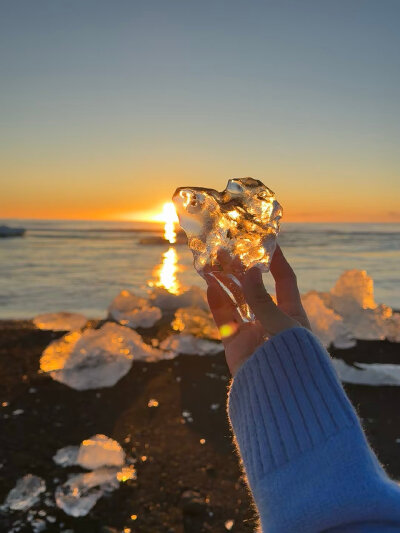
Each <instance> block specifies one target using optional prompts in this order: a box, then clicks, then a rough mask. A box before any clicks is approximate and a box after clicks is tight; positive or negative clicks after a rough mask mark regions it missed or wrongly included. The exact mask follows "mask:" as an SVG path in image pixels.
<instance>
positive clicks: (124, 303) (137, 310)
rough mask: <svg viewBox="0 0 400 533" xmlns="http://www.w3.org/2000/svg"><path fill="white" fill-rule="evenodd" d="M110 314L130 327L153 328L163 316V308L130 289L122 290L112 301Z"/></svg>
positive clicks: (109, 309)
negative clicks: (153, 304)
mask: <svg viewBox="0 0 400 533" xmlns="http://www.w3.org/2000/svg"><path fill="white" fill-rule="evenodd" d="M108 314H109V316H110V317H111V318H113V319H114V320H115V321H117V322H119V323H120V324H121V325H123V326H128V327H130V328H151V327H152V326H154V324H155V323H156V322H157V321H158V320H160V318H161V309H160V308H159V307H155V306H152V305H150V304H149V302H148V301H147V300H146V299H145V298H139V297H138V296H136V295H135V294H133V292H131V291H128V290H123V291H121V292H120V293H119V294H118V295H117V296H116V297H115V298H114V300H113V301H112V302H111V305H110V307H109V308H108Z"/></svg>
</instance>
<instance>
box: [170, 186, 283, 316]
mask: <svg viewBox="0 0 400 533" xmlns="http://www.w3.org/2000/svg"><path fill="white" fill-rule="evenodd" d="M172 200H173V202H174V204H175V208H176V211H177V214H178V217H179V223H180V225H181V227H182V229H183V230H184V231H185V232H186V235H187V237H188V244H189V248H190V249H191V250H192V252H193V258H194V266H195V268H196V270H197V272H198V273H199V274H200V275H201V276H202V277H205V274H210V273H211V274H212V275H214V277H216V278H217V279H218V281H219V282H220V283H221V285H222V286H223V287H224V288H225V290H226V291H227V292H228V294H229V295H230V296H231V297H233V300H234V301H235V302H236V305H237V307H238V310H239V312H240V313H241V315H242V317H243V318H244V319H246V320H251V319H252V318H253V317H252V314H251V312H250V310H249V308H248V306H247V304H246V302H245V299H244V297H243V294H242V292H241V290H240V288H239V289H238V287H240V281H239V278H240V275H241V274H243V272H244V271H245V270H247V269H249V268H251V267H253V266H257V267H259V268H260V269H261V270H262V271H263V272H267V271H268V269H269V266H270V263H271V259H272V255H273V253H274V251H275V246H276V236H277V233H278V231H279V222H280V219H281V217H282V207H281V206H280V204H279V203H278V202H277V200H276V199H275V195H274V193H273V192H272V191H271V190H270V189H269V188H268V187H266V186H265V185H264V184H263V183H262V182H261V181H259V180H256V179H253V178H242V179H236V178H235V179H231V180H229V181H228V184H227V186H226V189H225V190H224V191H222V192H218V191H216V190H214V189H206V188H200V187H180V188H178V189H177V190H176V191H175V193H174V196H173V199H172ZM220 248H223V249H224V250H226V251H227V252H228V253H229V255H230V257H231V259H232V260H235V259H236V262H237V264H238V265H240V267H239V268H237V269H236V270H235V271H232V273H231V274H230V276H229V277H228V276H222V275H221V273H220V271H221V267H220V264H219V260H218V257H217V252H218V250H219V249H220Z"/></svg>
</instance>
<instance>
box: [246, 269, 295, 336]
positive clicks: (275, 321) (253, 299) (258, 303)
mask: <svg viewBox="0 0 400 533" xmlns="http://www.w3.org/2000/svg"><path fill="white" fill-rule="evenodd" d="M242 286H243V293H244V296H245V298H246V301H247V303H248V304H249V306H250V308H251V310H252V311H253V313H254V315H255V317H256V319H257V320H258V321H259V322H260V323H261V325H262V327H263V328H264V330H265V331H266V332H267V333H268V334H269V335H270V336H272V335H276V334H277V333H280V332H281V331H284V330H285V329H289V328H293V327H295V326H300V324H299V323H298V322H297V321H296V320H294V319H293V318H291V317H290V316H288V315H287V314H286V313H284V312H283V311H281V310H280V309H279V307H277V306H276V304H275V302H274V301H273V299H272V298H271V296H270V295H269V294H268V292H267V291H266V289H265V287H264V283H263V280H262V275H261V271H260V269H259V268H257V267H253V268H251V269H250V270H248V271H247V272H246V273H245V275H244V278H243V281H242Z"/></svg>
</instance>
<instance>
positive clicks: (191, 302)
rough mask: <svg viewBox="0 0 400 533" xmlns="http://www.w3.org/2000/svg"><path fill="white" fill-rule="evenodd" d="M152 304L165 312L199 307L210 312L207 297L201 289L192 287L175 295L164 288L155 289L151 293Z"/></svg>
mask: <svg viewBox="0 0 400 533" xmlns="http://www.w3.org/2000/svg"><path fill="white" fill-rule="evenodd" d="M150 300H151V301H152V303H153V304H154V305H156V306H158V307H160V308H161V309H163V310H166V311H175V310H176V309H179V308H180V307H198V308H199V309H203V310H205V311H208V310H209V307H208V304H207V296H206V293H205V291H204V290H203V289H201V288H200V287H196V286H192V287H189V288H188V289H186V290H183V291H182V292H181V293H179V294H173V293H171V292H169V291H167V290H166V289H164V288H162V287H153V288H152V289H151V291H150Z"/></svg>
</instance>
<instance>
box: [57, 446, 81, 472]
mask: <svg viewBox="0 0 400 533" xmlns="http://www.w3.org/2000/svg"><path fill="white" fill-rule="evenodd" d="M78 452H79V446H64V448H60V449H59V450H57V452H56V454H55V455H53V461H54V462H55V463H56V464H57V465H60V466H62V467H63V468H65V467H67V466H73V465H76V461H77V459H78Z"/></svg>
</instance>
